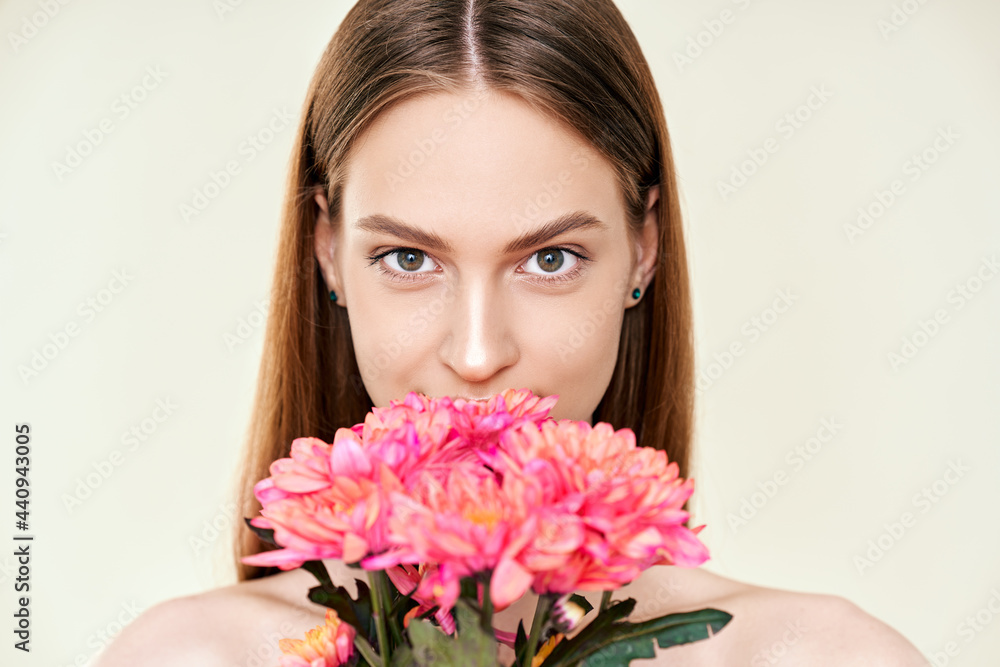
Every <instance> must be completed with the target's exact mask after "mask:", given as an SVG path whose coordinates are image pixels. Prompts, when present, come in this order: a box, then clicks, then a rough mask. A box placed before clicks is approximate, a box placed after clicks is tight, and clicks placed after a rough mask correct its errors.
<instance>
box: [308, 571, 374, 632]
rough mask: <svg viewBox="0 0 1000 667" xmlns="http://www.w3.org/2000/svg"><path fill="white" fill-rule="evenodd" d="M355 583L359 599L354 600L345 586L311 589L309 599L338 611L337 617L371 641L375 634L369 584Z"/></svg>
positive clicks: (357, 581) (356, 580)
mask: <svg viewBox="0 0 1000 667" xmlns="http://www.w3.org/2000/svg"><path fill="white" fill-rule="evenodd" d="M354 582H355V583H356V584H357V586H358V597H357V599H354V598H352V597H351V593H350V591H348V590H347V589H346V588H344V587H343V586H338V587H337V588H333V586H332V584H331V585H328V586H323V585H319V586H314V587H313V588H310V589H309V599H310V600H312V601H313V602H315V603H316V604H321V605H323V606H324V607H329V608H330V609H333V610H334V611H336V612H337V616H339V617H340V618H341V619H342V620H344V622H346V623H350V624H351V625H353V626H354V628H355V629H356V630H357V631H358V632H359V633H361V635H362V636H363V637H366V638H367V639H368V640H369V641H371V640H372V639H373V638H374V637H373V635H374V632H375V623H374V620H373V619H372V602H371V592H370V591H369V590H368V584H366V583H365V582H363V581H361V580H360V579H355V580H354Z"/></svg>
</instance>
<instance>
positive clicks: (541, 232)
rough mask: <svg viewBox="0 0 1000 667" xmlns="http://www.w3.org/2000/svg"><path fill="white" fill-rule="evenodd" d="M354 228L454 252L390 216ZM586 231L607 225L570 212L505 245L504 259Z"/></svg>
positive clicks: (365, 219)
mask: <svg viewBox="0 0 1000 667" xmlns="http://www.w3.org/2000/svg"><path fill="white" fill-rule="evenodd" d="M356 228H357V229H359V230H362V231H367V232H372V233H375V234H388V235H390V236H395V237H397V238H401V239H403V240H406V241H409V242H410V243H413V244H415V245H419V246H423V247H425V248H428V249H429V250H433V251H434V252H441V253H452V252H454V248H452V246H451V244H450V243H448V242H447V241H445V240H444V239H442V238H441V237H440V236H438V235H437V234H435V233H434V232H426V231H424V230H422V229H417V228H416V227H410V226H409V225H407V224H406V223H405V222H403V221H402V220H399V219H398V218H394V217H392V216H391V215H383V214H381V213H373V214H371V215H366V216H364V217H362V218H360V219H359V220H358V222H357V225H356ZM585 229H600V230H606V229H608V225H607V224H606V223H605V222H603V221H602V220H600V219H599V218H597V217H596V216H594V215H592V214H590V213H587V212H586V211H570V212H569V213H564V214H563V215H561V216H559V217H558V218H555V219H554V220H550V221H548V222H546V223H545V224H544V225H542V226H541V227H539V228H538V229H533V230H530V231H527V232H525V233H524V234H521V235H520V236H518V237H517V238H516V239H514V240H513V241H511V242H510V243H508V244H507V246H506V247H505V248H504V249H503V253H504V254H505V255H510V254H513V253H515V252H523V251H525V250H528V249H530V248H534V247H536V246H539V245H541V244H543V243H545V242H546V241H549V240H550V239H553V238H555V237H557V236H559V235H561V234H565V233H567V232H571V231H577V230H585Z"/></svg>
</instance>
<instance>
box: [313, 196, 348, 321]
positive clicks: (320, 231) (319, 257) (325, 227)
mask: <svg viewBox="0 0 1000 667" xmlns="http://www.w3.org/2000/svg"><path fill="white" fill-rule="evenodd" d="M313 199H314V201H315V202H316V206H317V207H318V208H317V211H316V228H315V230H314V232H313V238H314V246H315V249H314V251H315V253H316V261H317V262H319V267H320V272H321V273H322V274H323V280H324V281H325V282H326V289H327V291H331V290H332V291H334V292H336V293H337V301H336V303H337V305H340V306H346V305H347V298H346V295H345V294H344V290H343V287H342V283H341V281H340V272H339V267H338V264H337V243H338V234H337V231H336V229H334V226H333V224H332V222H331V220H330V207H329V205H328V204H327V201H326V195H325V194H323V192H322V191H320V190H319V189H317V190H316V194H315V196H314V198H313ZM338 227H339V225H338Z"/></svg>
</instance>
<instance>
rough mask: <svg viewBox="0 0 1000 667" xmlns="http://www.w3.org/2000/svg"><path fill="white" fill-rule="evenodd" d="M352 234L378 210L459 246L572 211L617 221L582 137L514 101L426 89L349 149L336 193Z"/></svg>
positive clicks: (607, 170) (613, 194)
mask: <svg viewBox="0 0 1000 667" xmlns="http://www.w3.org/2000/svg"><path fill="white" fill-rule="evenodd" d="M343 195H344V199H343V216H344V221H345V223H346V225H347V226H348V227H350V228H351V230H350V231H351V232H352V233H360V232H358V231H357V230H355V229H353V227H354V225H355V223H356V221H358V220H359V219H360V218H362V217H365V216H368V215H372V214H383V215H388V216H392V217H396V218H399V219H401V220H404V221H407V222H408V223H409V224H411V225H413V226H419V227H422V228H424V229H429V230H433V231H435V232H436V233H438V234H440V235H441V236H444V237H445V238H448V239H455V240H456V242H458V243H460V242H462V240H463V237H465V240H468V241H475V240H477V238H478V239H481V238H482V237H481V236H480V235H481V234H482V233H483V231H484V230H492V232H496V233H497V234H499V235H501V236H502V238H504V239H508V238H511V237H513V236H515V235H518V234H522V233H524V232H525V231H528V230H530V229H533V228H535V227H538V226H540V225H541V224H542V223H545V222H548V221H550V220H552V219H554V218H558V217H560V216H562V215H565V214H567V213H571V212H574V211H586V212H588V213H590V214H592V215H594V216H595V217H597V218H599V219H601V220H604V221H606V222H607V223H608V224H609V225H611V226H614V225H616V224H620V225H624V208H623V203H622V200H621V195H620V192H619V190H618V185H617V180H616V177H615V174H614V170H613V169H612V167H611V165H610V163H608V162H607V160H605V159H604V158H603V157H602V156H601V155H600V154H599V153H598V152H597V151H596V150H594V148H593V147H591V146H590V145H589V144H588V143H587V142H586V141H585V140H584V139H583V138H582V137H580V136H579V135H577V134H576V133H575V132H573V131H572V130H571V129H570V128H567V127H566V126H564V125H563V124H562V123H559V122H557V121H556V120H554V119H552V118H550V117H549V116H546V115H544V114H542V113H540V112H538V111H536V110H534V109H532V108H531V107H530V106H529V105H528V104H527V103H525V102H524V101H523V100H521V99H520V98H518V97H516V96H513V95H509V94H505V93H496V92H490V93H488V94H481V93H474V92H470V93H468V94H463V95H457V94H451V93H433V94H427V95H421V96H418V97H415V98H412V99H409V100H406V101H404V102H401V103H399V104H397V105H395V106H394V107H392V108H390V109H389V110H387V111H385V112H383V113H382V114H381V115H380V116H379V117H378V118H377V119H376V120H375V122H374V123H373V124H372V125H371V126H370V127H369V128H368V130H367V131H366V132H365V133H364V134H363V135H362V136H360V137H359V138H358V139H357V141H356V142H355V145H354V147H353V149H352V152H351V155H350V159H349V161H348V165H347V171H346V176H345V183H344V190H343Z"/></svg>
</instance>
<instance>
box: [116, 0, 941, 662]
mask: <svg viewBox="0 0 1000 667" xmlns="http://www.w3.org/2000/svg"><path fill="white" fill-rule="evenodd" d="M295 158H296V159H295V160H294V161H293V164H292V170H291V174H290V180H289V184H288V192H287V198H286V210H285V215H284V224H283V228H282V235H281V242H280V247H279V251H278V252H279V256H278V263H277V270H276V275H275V281H274V285H273V292H272V295H271V312H270V317H269V321H268V329H267V336H266V343H265V346H266V349H265V353H264V358H263V363H262V367H261V371H260V376H259V383H258V388H257V398H256V406H255V411H254V419H253V423H252V425H251V430H250V438H249V449H248V456H247V465H246V468H245V471H244V477H243V486H242V489H241V495H240V498H239V502H240V505H241V510H242V511H241V514H242V516H254V515H256V513H257V511H258V510H259V507H260V506H259V505H257V504H256V501H255V499H254V498H253V494H252V486H253V483H254V482H256V481H257V480H259V479H261V478H263V477H266V476H267V475H268V464H269V463H270V462H271V461H273V460H274V459H276V458H280V457H282V456H285V455H287V453H288V447H289V444H290V443H291V441H292V440H293V439H294V438H296V437H299V436H303V435H312V436H316V437H320V438H323V439H324V440H326V441H328V442H329V441H332V439H333V435H334V432H335V431H336V429H337V428H338V427H341V426H350V425H351V424H354V423H357V422H360V421H362V420H363V419H364V415H365V413H366V412H367V411H368V410H369V409H370V408H371V407H372V406H373V405H376V406H384V405H387V404H388V402H389V401H390V400H391V399H394V398H402V397H403V396H404V395H405V394H406V392H407V391H411V390H412V391H419V392H423V393H425V394H428V395H432V396H438V395H451V396H464V397H467V398H484V397H488V396H490V395H492V394H494V393H496V392H499V391H501V390H503V389H505V388H530V389H532V390H533V391H534V393H536V394H539V395H543V396H547V395H552V394H557V395H558V396H559V401H558V403H557V404H556V406H555V408H554V409H553V411H552V413H551V415H552V416H553V417H555V418H570V419H579V420H586V421H589V422H590V423H592V424H593V423H596V422H598V421H605V422H610V423H611V424H613V425H614V426H615V427H616V428H623V427H629V428H631V429H632V430H634V431H635V433H636V435H637V438H638V439H639V444H641V445H645V446H651V447H657V448H661V449H664V450H665V451H666V452H667V455H668V457H669V459H670V460H672V461H676V462H677V463H678V465H679V467H680V474H681V475H682V476H687V472H688V454H689V444H690V440H691V428H692V407H693V406H692V403H693V391H694V383H693V371H692V368H693V349H692V339H691V314H690V303H689V295H688V277H687V266H686V261H685V249H684V242H683V234H682V226H681V217H680V208H679V204H678V194H677V189H676V183H675V175H674V169H673V163H672V158H671V153H670V144H669V139H668V135H667V130H666V125H665V120H664V114H663V109H662V107H661V104H660V100H659V97H658V94H657V91H656V88H655V85H654V82H653V79H652V76H651V74H650V71H649V68H648V66H647V64H646V61H645V59H644V58H643V55H642V53H641V51H640V48H639V45H638V43H637V41H636V39H635V37H634V36H633V34H632V32H631V30H630V29H629V27H628V25H627V24H626V23H625V21H624V19H623V17H622V16H621V14H620V13H619V11H618V10H617V8H616V7H615V6H614V5H613V3H612V2H611V0H361V1H360V2H358V3H357V4H356V5H355V6H354V7H353V8H352V9H351V11H350V12H349V13H348V15H347V17H346V18H345V20H344V22H343V24H342V25H341V27H340V29H339V30H338V31H337V33H336V34H335V35H334V37H333V39H332V41H331V42H330V45H329V47H328V48H327V50H326V53H325V54H324V56H323V58H322V60H321V62H320V64H319V67H318V69H317V71H316V73H315V76H314V78H313V81H312V85H311V87H310V89H309V93H308V97H307V99H306V103H305V107H304V117H303V119H302V123H301V126H300V129H299V134H298V138H297V143H296V148H295ZM264 548H265V545H262V544H261V543H260V542H259V541H258V540H257V539H256V537H255V536H253V535H252V534H251V533H250V532H249V531H241V532H240V533H239V534H238V543H237V548H236V556H237V562H238V566H237V567H238V571H239V579H240V582H239V583H237V584H235V585H232V586H229V587H226V588H221V589H218V590H214V591H209V592H206V593H202V594H199V595H195V596H190V597H186V598H180V599H175V600H169V601H167V602H164V603H161V604H159V605H157V606H156V607H155V608H153V609H151V610H150V611H148V612H147V613H145V614H144V615H143V616H142V617H140V619H139V620H137V621H136V622H135V623H133V624H132V625H131V626H129V629H128V630H126V631H125V632H124V633H123V634H122V635H121V637H120V638H119V639H118V640H116V642H115V643H114V644H113V645H112V647H111V648H110V649H109V650H108V651H107V652H106V653H105V655H104V656H103V658H102V659H101V662H100V667H116V666H117V665H126V664H133V663H134V662H135V661H136V660H138V659H139V658H140V657H141V661H142V663H143V664H144V665H151V664H164V665H167V664H175V663H180V662H182V661H183V662H184V664H187V665H202V664H204V665H235V664H243V665H254V664H259V665H272V664H276V663H277V657H276V655H277V650H276V648H275V646H276V642H277V639H278V638H279V637H282V636H291V637H298V636H301V635H302V634H304V632H305V631H306V630H307V629H309V628H311V627H313V626H315V625H318V624H320V623H321V622H322V619H323V612H324V609H323V608H322V607H319V606H317V605H313V604H311V603H309V602H307V598H306V592H307V590H308V589H309V587H311V586H312V585H314V584H315V582H314V580H313V579H312V576H311V575H310V574H308V573H306V572H305V571H304V570H301V569H300V570H292V571H289V572H279V571H278V570H277V569H275V568H257V567H250V566H247V565H244V564H242V563H239V559H240V558H242V557H244V556H247V555H250V554H254V553H258V552H260V551H261V550H263V549H264ZM327 566H328V568H329V569H330V571H331V574H332V575H333V577H334V579H335V581H337V582H339V583H343V584H344V585H346V586H347V587H348V588H349V589H352V590H353V583H352V582H353V579H354V576H355V575H356V574H357V571H356V570H348V569H347V568H346V567H345V566H343V565H342V564H338V563H336V562H333V561H330V562H328V563H327ZM595 595H596V596H599V594H591V597H594V596H595ZM628 596H631V597H634V598H636V599H637V603H638V604H637V607H636V611H635V612H634V614H633V617H632V620H642V619H644V618H651V617H654V616H659V615H662V614H665V613H670V612H675V611H686V610H693V609H700V608H703V607H715V608H718V609H723V610H726V611H728V612H730V613H731V614H733V620H732V621H731V622H730V623H729V625H728V626H727V627H726V628H725V629H724V630H723V631H722V632H720V633H719V635H718V636H716V637H712V638H710V639H709V640H707V641H701V642H695V643H692V644H687V645H683V646H679V647H675V648H673V649H671V650H669V651H660V653H659V656H658V658H657V659H656V662H649V661H641V664H659V663H662V664H685V665H717V664H747V663H749V664H751V665H755V664H761V665H764V664H774V663H776V662H777V661H778V660H782V661H783V662H784V664H789V665H790V664H801V665H806V664H808V665H826V664H831V665H832V664H837V665H841V664H865V665H918V664H925V663H924V661H923V659H922V658H921V656H920V655H919V653H918V652H917V650H916V649H915V648H914V647H913V646H912V645H911V644H910V643H909V642H907V641H906V640H905V639H904V638H903V637H902V636H901V635H900V634H899V633H897V632H896V631H894V630H892V629H891V628H889V627H888V626H886V625H884V624H882V623H881V622H879V621H878V620H876V619H874V618H872V617H871V616H869V615H867V614H865V613H864V612H863V611H861V610H860V609H858V608H857V607H856V606H854V605H853V604H852V603H850V602H848V601H847V600H845V599H842V598H839V597H836V596H828V595H814V594H807V593H795V592H790V591H784V590H776V589H767V588H761V587H758V586H753V585H749V584H744V583H740V582H737V581H733V580H731V579H727V578H725V577H720V576H718V575H714V574H712V573H710V572H708V571H707V570H704V569H695V570H684V569H680V568H673V567H655V568H652V569H651V570H648V571H646V572H645V573H644V574H643V576H642V577H641V578H640V579H639V580H637V581H635V582H633V583H632V584H630V585H629V586H627V587H625V588H624V589H622V590H621V591H618V592H616V594H615V596H614V597H615V598H624V597H628ZM595 601H596V598H595ZM533 610H534V597H533V596H531V595H529V596H527V597H526V598H524V599H522V600H521V601H519V602H518V603H517V604H515V605H512V606H511V607H509V608H507V609H506V610H504V611H503V612H501V613H500V614H499V615H498V616H497V619H496V625H497V627H498V628H500V629H502V630H508V631H509V630H514V629H515V628H516V626H517V622H518V620H519V619H523V620H524V621H525V624H526V625H529V624H530V619H531V616H532V613H533ZM508 657H509V654H508ZM671 660H673V661H675V662H673V663H671V662H670V661H671Z"/></svg>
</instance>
